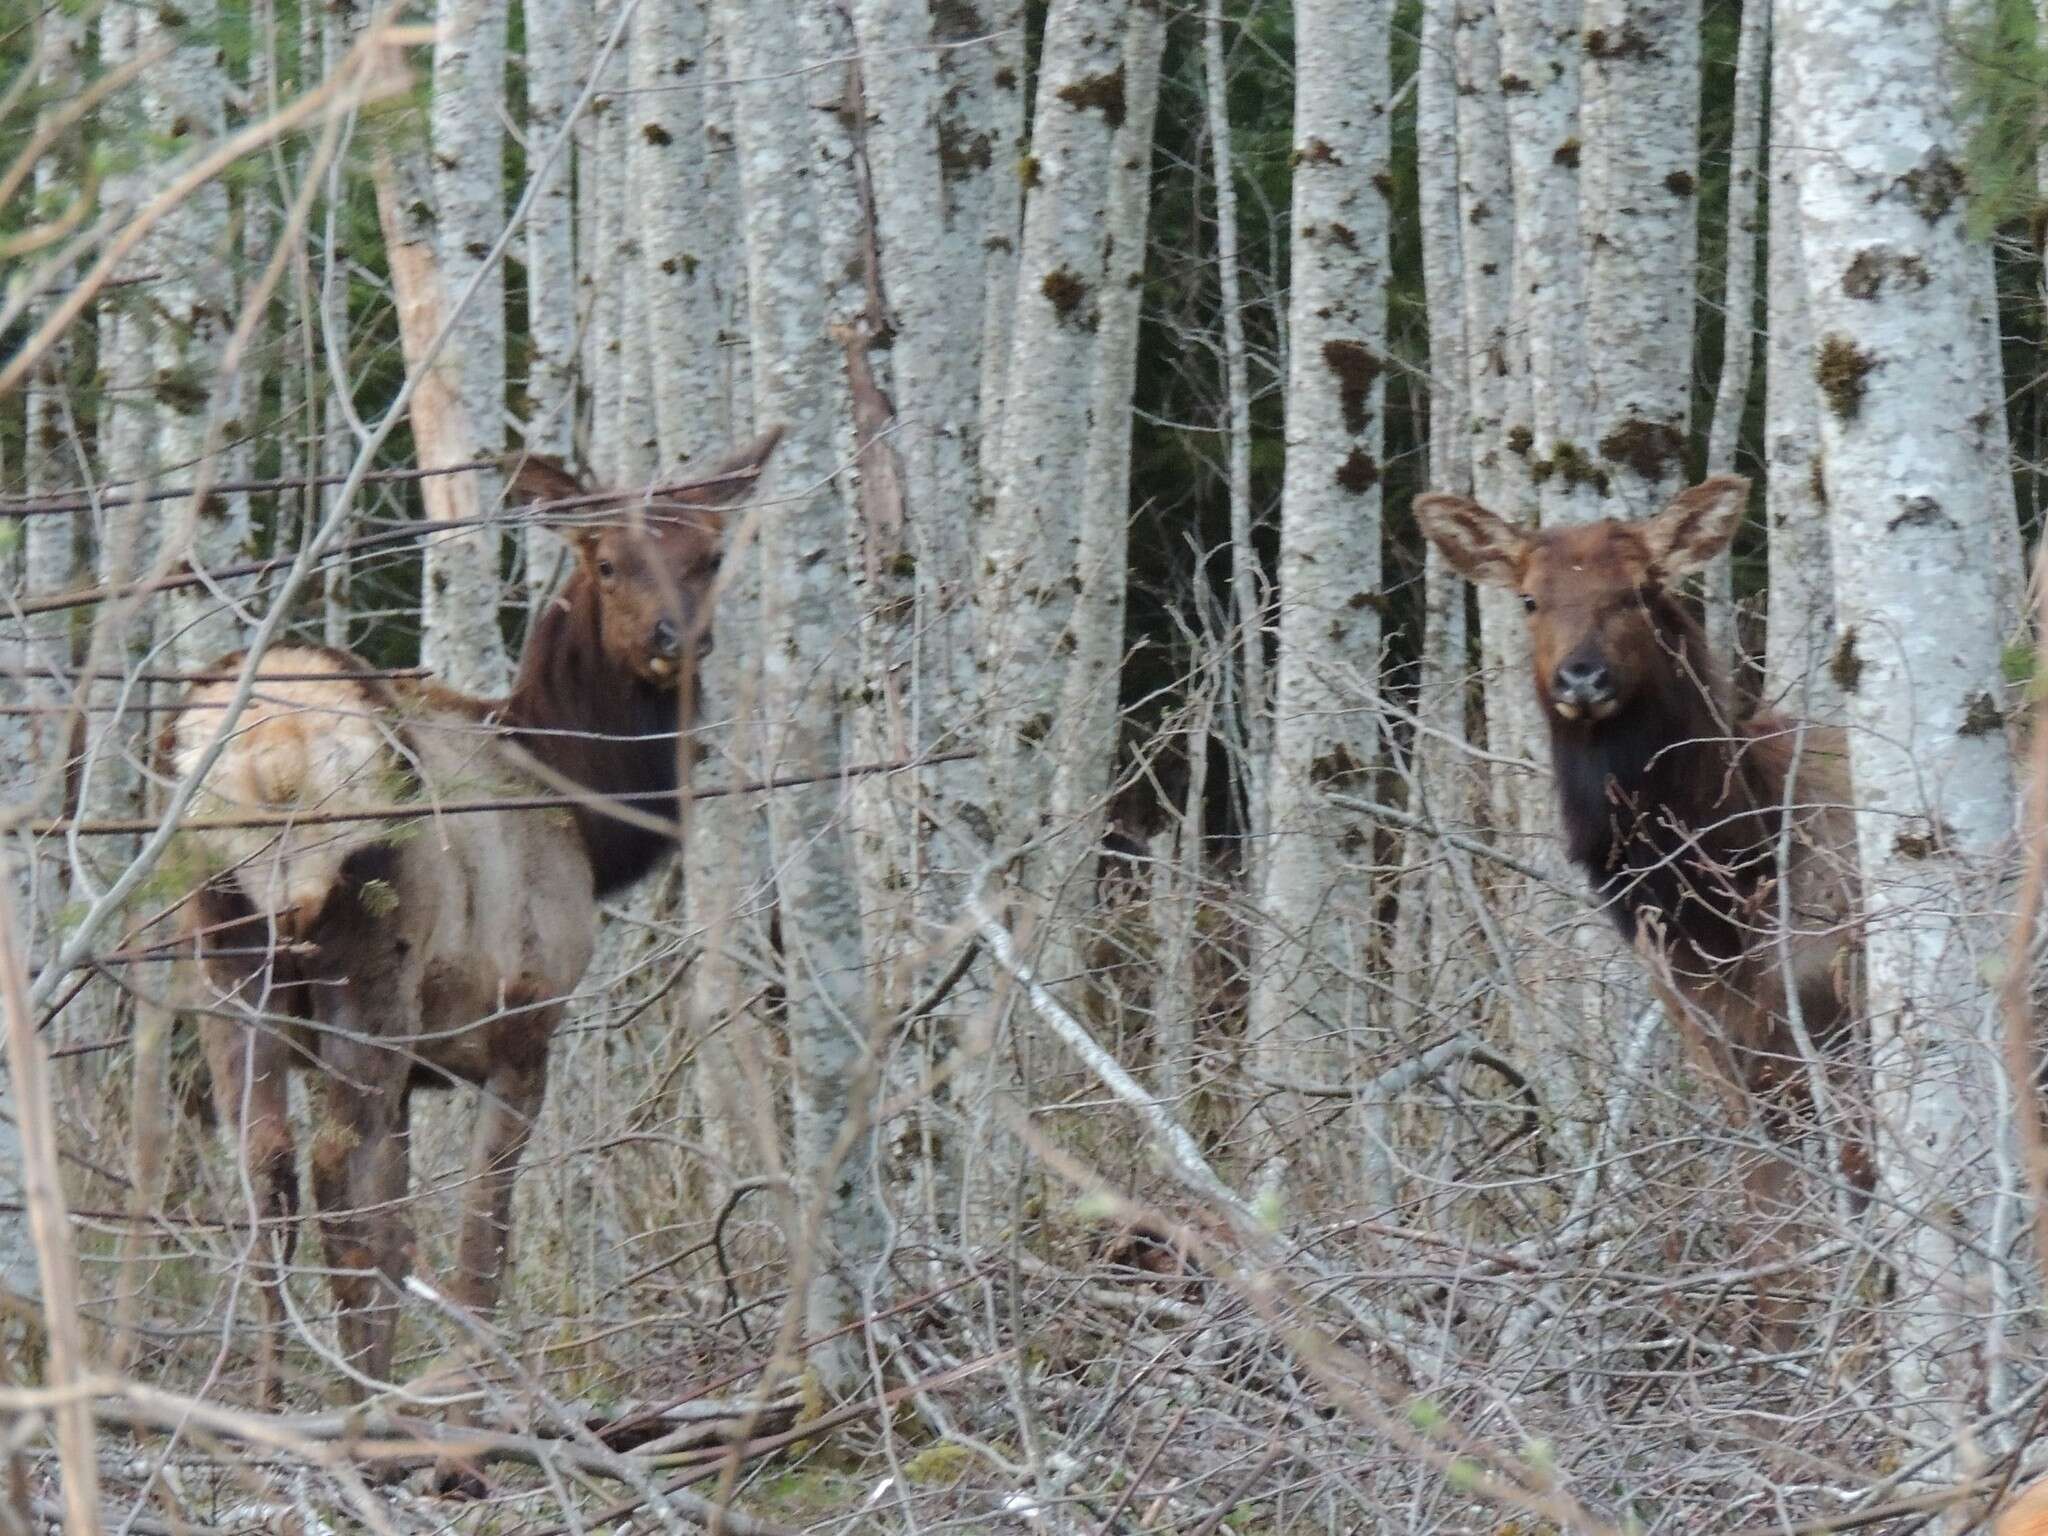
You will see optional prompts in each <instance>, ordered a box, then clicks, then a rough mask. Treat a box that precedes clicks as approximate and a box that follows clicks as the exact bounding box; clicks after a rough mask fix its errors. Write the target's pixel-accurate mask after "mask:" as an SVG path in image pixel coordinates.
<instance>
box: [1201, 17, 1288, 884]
mask: <svg viewBox="0 0 2048 1536" xmlns="http://www.w3.org/2000/svg"><path fill="white" fill-rule="evenodd" d="M1202 82H1203V96H1204V99H1205V103H1206V105H1207V107H1208V122H1209V158H1210V163H1211V168H1212V169H1213V171H1214V173H1215V181H1216V271H1217V286H1218V288H1219V290H1220V292H1219V297H1220V300H1221V304H1222V321H1223V388H1224V402H1225V409H1226V411H1227V413H1228V415H1227V419H1226V423H1225V431H1226V434H1227V435H1226V439H1225V440H1226V441H1227V442H1228V444H1229V451H1230V461H1229V470H1228V475H1227V479H1226V484H1227V485H1228V486H1229V490H1230V605H1231V609H1232V612H1231V642H1232V645H1233V647H1234V648H1235V650H1236V651H1237V655H1238V666H1239V671H1240V674H1241V677H1242V684H1243V691H1242V693H1241V694H1240V695H1239V702H1240V709H1239V720H1238V722H1237V726H1238V728H1237V732H1236V734H1237V738H1238V743H1239V750H1240V751H1241V752H1242V753H1243V754H1244V756H1243V766H1242V768H1241V769H1240V777H1241V782H1242V784H1243V793H1244V800H1245V826H1246V827H1247V829H1249V831H1250V833H1251V836H1250V839H1249V840H1248V841H1247V843H1246V845H1245V847H1246V852H1247V858H1248V872H1249V873H1250V877H1251V879H1252V881H1253V883H1254V884H1256V883H1257V881H1258V873H1257V870H1258V859H1259V856H1260V853H1261V851H1262V850H1263V848H1264V845H1265V834H1266V823H1267V805H1266V796H1267V779H1268V775H1269V772H1270V766H1271V756H1272V734H1273V727H1272V721H1271V719H1270V717H1269V716H1268V714H1267V711H1268V709H1269V708H1271V706H1272V701H1271V700H1270V699H1269V698H1268V696H1267V691H1266V639H1265V625H1266V616H1265V609H1266V601H1265V581H1264V573H1263V572H1262V571H1261V570H1260V569H1259V552H1258V550H1257V548H1256V547H1255V546H1254V545H1253V543H1252V390H1251V379H1250V375H1249V372H1248V368H1247V364H1246V360H1245V348H1244V296H1243V292H1242V281H1241V273H1240V269H1239V264H1238V254H1237V167H1236V161H1235V157H1234V156H1233V155H1232V154H1231V149H1230V73H1229V66H1228V64H1227V62H1226V61H1225V59H1224V55H1223V0H1208V4H1207V6H1206V7H1205V9H1204V10H1203V13H1202Z"/></svg>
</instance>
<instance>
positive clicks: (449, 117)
mask: <svg viewBox="0 0 2048 1536" xmlns="http://www.w3.org/2000/svg"><path fill="white" fill-rule="evenodd" d="M505 19H506V11H505V8H504V7H503V6H501V5H499V4H497V3H495V0H438V4H437V8H436V12H435V26H434V88H433V92H432V94H431V95H430V97H429V98H428V100H429V103H430V105H429V109H428V140H429V143H430V144H431V146H432V148H431V153H430V155H429V157H428V161H429V171H428V176H427V186H428V188H430V190H431V194H432V199H433V200H432V203H431V204H430V205H429V206H430V207H431V209H432V216H433V222H432V226H431V229H424V228H422V229H419V230H418V231H417V233H418V234H419V236H420V239H421V244H420V246H419V254H422V255H424V254H425V251H426V249H427V248H428V247H427V246H426V244H425V242H426V241H427V240H428V239H431V241H432V247H431V248H432V249H433V251H434V254H435V258H436V265H437V266H438V269H439V271H438V281H439V286H440V289H441V293H442V299H441V303H442V305H443V309H442V312H441V315H440V320H441V322H442V323H444V324H447V325H449V326H450V327H451V331H450V335H449V337H448V340H447V342H446V343H445V344H444V346H443V348H442V353H441V358H440V363H439V366H442V367H444V368H445V369H446V370H447V378H448V381H449V385H450V388H451V390H452V391H453V394H454V397H455V398H456V399H457V400H459V402H460V405H461V409H460V411H459V412H456V413H452V414H448V415H446V416H445V417H444V419H443V421H442V422H441V423H440V424H439V426H438V427H437V429H436V435H437V436H439V437H440V439H441V451H442V452H443V453H445V454H446V455H447V457H445V458H444V459H442V460H441V462H443V463H451V464H453V463H464V462H469V461H473V460H476V459H491V458H496V457H497V455H498V451H499V449H500V448H501V447H502V446H503V444H504V438H505V434H504V428H503V421H504V416H505V275H504V270H503V268H502V267H501V266H499V265H497V264H496V263H494V262H491V261H489V260H488V259H487V258H488V257H489V254H490V251H491V248H492V245H493V244H494V243H495V242H496V240H497V238H498V236H499V234H500V232H501V231H502V230H503V228H504V222H505V194H504V177H505V151H504V143H505V141H504V133H503V129H502V127H501V122H502V119H501V117H500V115H499V114H500V110H501V104H502V102H503V98H504V94H505ZM472 282H477V283H478V284H479V286H478V287H477V290H476V292H475V294H474V295H473V296H472V297H471V299H470V301H469V303H468V304H467V305H465V306H464V307H463V309H462V312H461V313H460V314H459V315H458V314H455V313H454V312H453V304H454V301H455V300H456V299H457V298H459V297H460V296H461V295H462V294H463V293H464V292H465V291H466V290H467V289H468V288H469V286H470V284H471V283H472ZM400 302H401V303H403V302H404V300H403V298H401V300H400ZM429 336H431V333H429ZM415 414H416V415H417V412H415ZM448 478H450V479H459V480H465V481H473V482H474V485H473V487H472V488H471V489H469V490H466V491H463V492H458V493H455V494H456V495H458V496H461V497H464V498H466V499H468V500H470V501H471V502H473V505H474V509H475V510H477V511H481V510H482V509H484V508H487V507H491V506H494V505H495V504H496V502H497V491H498V487H497V483H496V480H495V477H494V476H493V475H491V474H490V473H488V472H480V473H477V474H474V475H457V476H450V477H448ZM430 506H431V503H430ZM500 543H501V540H500V538H499V536H498V533H497V531H496V530H495V529H488V528H486V529H477V530H475V531H473V532H470V533H466V534H462V535H460V536H458V537H455V538H442V539H436V540H433V541H432V542H430V543H428V544H427V545H426V546H425V548H424V550H423V557H422V573H421V590H420V659H421V661H422V663H423V664H424V665H426V666H427V667H429V668H431V669H432V670H433V671H434V672H435V673H436V674H438V675H439V676H441V677H442V678H443V679H444V680H445V681H447V682H448V683H449V684H450V685H451V686H453V687H457V688H463V689H467V690H469V691H472V692H476V693H496V692H498V691H500V690H501V689H503V688H504V687H505V685H506V683H507V682H508V681H509V679H510V675H511V668H510V666H509V665H508V663H507V659H506V655H505V646H504V642H503V640H502V639H501V638H500V636H499V634H498V623H497V613H498V550H499V546H500Z"/></svg>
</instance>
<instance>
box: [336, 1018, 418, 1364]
mask: <svg viewBox="0 0 2048 1536" xmlns="http://www.w3.org/2000/svg"><path fill="white" fill-rule="evenodd" d="M336 1056H337V1057H338V1059H335V1058H330V1059H329V1060H328V1061H326V1062H325V1063H324V1065H325V1066H326V1068H327V1075H326V1080H325V1082H324V1083H323V1084H322V1089H323V1091H322V1095H321V1099H322V1103H321V1110H320V1124H319V1129H318V1130H317V1131H315V1133H314V1139H313V1196H314V1199H315V1200H316V1201H318V1203H319V1206H320V1234H321V1241H322V1245H323V1246H324V1247H325V1249H326V1250H327V1264H328V1268H329V1270H330V1272H331V1273H330V1276H329V1284H330V1286H331V1288H332V1290H333V1292H334V1299H335V1302H336V1304H337V1306H338V1308H339V1311H340V1316H339V1319H338V1321H339V1326H340V1333H341V1347H342V1354H343V1355H344V1356H345V1357H346V1358H347V1360H348V1363H349V1364H350V1366H351V1367H352V1368H353V1369H354V1370H355V1371H357V1372H359V1373H361V1374H362V1375H364V1376H367V1377H369V1378H370V1379H371V1380H372V1381H375V1382H387V1381H389V1380H390V1379H391V1361H392V1354H393V1346H394V1343H395V1340H396V1336H397V1329H398V1298H399V1295H400V1294H401V1293H402V1287H403V1286H404V1284H405V1277H406V1276H407V1275H408V1274H409V1273H411V1270H412V1261H413V1234H412V1229H411V1228H410V1227H409V1226H408V1225H407V1224H406V1222H405V1220H404V1218H403V1215H402V1211H403V1207H404V1202H405V1199H406V1195H407V1192H408V1185H409V1183H410V1177H411V1167H412V1159H411V1151H412V1125H411V1117H410V1114H409V1111H408V1106H407V1087H408V1082H407V1079H408V1077H409V1073H408V1071H407V1068H406V1062H405V1060H404V1058H403V1057H402V1056H400V1055H399V1053H397V1052H396V1051H392V1050H388V1049H380V1048H378V1047H377V1046H376V1045H375V1044H374V1043H373V1042H364V1043H361V1044H356V1043H351V1044H350V1045H349V1046H347V1047H346V1048H345V1049H343V1050H341V1051H339V1052H337V1053H336ZM345 1390H346V1391H347V1392H348V1394H349V1396H350V1397H351V1398H360V1397H362V1396H363V1394H364V1391H365V1390H366V1389H365V1387H364V1384H363V1383H362V1382H360V1381H357V1380H354V1379H353V1378H351V1379H350V1380H349V1381H348V1382H347V1384H346V1389H345Z"/></svg>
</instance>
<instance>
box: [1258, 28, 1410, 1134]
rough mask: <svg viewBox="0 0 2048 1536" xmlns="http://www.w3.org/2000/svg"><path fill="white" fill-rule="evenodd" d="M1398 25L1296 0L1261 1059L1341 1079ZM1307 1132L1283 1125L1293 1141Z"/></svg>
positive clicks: (1367, 910) (1368, 741) (1360, 887)
mask: <svg viewBox="0 0 2048 1536" xmlns="http://www.w3.org/2000/svg"><path fill="white" fill-rule="evenodd" d="M1391 23H1392V12H1391V9H1390V8H1389V7H1388V6H1386V5H1384V4H1379V5H1358V4H1355V3H1351V0H1300V3H1298V4H1297V5H1296V7H1295V60H1294V141H1293V161H1294V206H1293V211H1292V215H1291V225H1292V227H1291V230H1290V233H1289V239H1290V247H1291V252H1292V257H1291V263H1290V265H1291V270H1292V274H1293V280H1292V286H1291V288H1290V290H1289V295H1288V369H1287V472H1286V480H1285V483H1284V486H1283V488H1282V492H1281V513H1280V598H1281V603H1280V613H1279V631H1280V659H1279V676H1278V686H1277V690H1276V693H1275V698H1274V713H1273V767H1272V776H1271V797H1272V798H1271V812H1270V842H1269V845H1268V847H1267V849H1266V850H1265V853H1264V855H1263V856H1262V858H1261V859H1260V861H1259V867H1260V869H1261V871H1262V874H1263V880H1262V886H1261V889H1262V900H1261V902H1260V907H1261V916H1262V918H1263V924H1262V926H1261V928H1260V930H1259V932H1258V934H1257V936H1256V938H1255V942H1256V943H1257V944H1258V946H1259V948H1258V950H1257V953H1256V959H1255V965H1254V971H1253V983H1252V993H1251V1033H1252V1039H1253V1045H1254V1050H1255V1053H1256V1059H1257V1060H1258V1061H1259V1062H1260V1063H1261V1064H1262V1065H1263V1066H1264V1068H1265V1070H1266V1072H1267V1074H1268V1075H1269V1076H1273V1077H1279V1078H1283V1079H1285V1078H1295V1079H1299V1078H1303V1077H1307V1078H1311V1079H1316V1080H1322V1079H1326V1078H1334V1077H1339V1076H1341V1075H1342V1069H1341V1066H1333V1064H1334V1063H1340V1062H1341V1060H1342V1053H1343V1047H1344V1045H1345V1044H1346V1043H1347V1042H1348V1041H1351V1040H1354V1039H1357V1038H1358V1037H1359V1036H1360V1035H1361V1034H1362V1032H1363V1028H1364V1025H1365V1022H1366V1014H1367V994H1366V992H1365V990H1364V989H1363V988H1361V987H1359V986H1357V985H1356V984H1354V983H1353V981H1351V980H1350V978H1353V977H1357V976H1359V975H1360V974H1361V973H1362V971H1363V969H1364V965H1363V959H1364V956H1365V954H1366V953H1367V952H1368V951H1369V950H1370V949H1371V948H1372V941H1371V937H1370V930H1371V927H1372V921H1373V920H1372V901H1373V892H1372V880H1371V877H1370V874H1369V873H1368V872H1366V870H1365V869H1364V868H1363V866H1364V865H1365V864H1367V863H1369V862H1370V860H1369V858H1367V857H1365V855H1366V851H1367V850H1369V849H1370V848H1371V846H1372V840H1373V836H1374V830H1375V829H1374V828H1373V827H1372V826H1371V825H1370V824H1369V823H1368V822H1367V821H1366V819H1365V818H1364V817H1362V816H1360V815H1358V814H1356V813H1351V812H1344V811H1340V810H1338V809H1336V808H1335V807H1333V806H1332V805H1331V804H1330V803H1329V801H1328V800H1326V799H1325V798H1324V796H1325V794H1326V793H1327V792H1329V791H1332V790H1340V791H1345V792H1348V793H1354V794H1355V793H1357V792H1358V789H1359V786H1360V785H1361V784H1362V783H1363V781H1364V779H1365V777H1366V775H1367V773H1368V771H1369V769H1370V767H1371V765H1372V764H1373V762H1374V760H1375V758H1376V757H1377V755H1378V752H1377V741H1376V736H1377V729H1378V719H1377V713H1376V707H1375V706H1376V705H1377V702H1378V698H1377V695H1378V683H1379V677H1378V663H1379V653H1380V639H1381V637H1380V623H1379V610H1380V607H1381V603H1382V595H1381V592H1380V459H1381V456H1382V454H1383V451H1384V448H1383V428H1382V410H1381V395H1382V391H1383V387H1384V385H1383V376H1384V373H1385V361H1384V358H1385V353H1386V345H1387V341H1386V281H1387V240H1388V216H1387V205H1386V199H1385V197H1384V195H1383V194H1382V193H1381V191H1380V187H1381V186H1383V185H1385V184H1386V183H1387V181H1388V137H1387V119H1388V116H1389V113H1388V100H1387V96H1388V89H1389V87H1388V79H1387V34H1388V31H1389V29H1390V26H1391ZM1273 1105H1274V1106H1275V1107H1272V1108H1269V1114H1273V1113H1276V1109H1277V1115H1278V1116H1280V1117H1283V1119H1284V1117H1287V1116H1291V1115H1293V1114H1296V1113H1298V1112H1299V1106H1298V1105H1296V1104H1294V1103H1292V1102H1290V1101H1289V1100H1287V1099H1286V1098H1285V1097H1283V1098H1280V1099H1277V1100H1275V1101H1273ZM1290 1130H1291V1128H1290V1127H1288V1126H1287V1125H1285V1124H1284V1123H1283V1124H1281V1125H1278V1126H1276V1131H1278V1132H1279V1133H1280V1138H1279V1139H1280V1140H1281V1141H1282V1143H1283V1144H1284V1139H1285V1137H1286V1136H1287V1135H1288V1134H1289V1133H1290Z"/></svg>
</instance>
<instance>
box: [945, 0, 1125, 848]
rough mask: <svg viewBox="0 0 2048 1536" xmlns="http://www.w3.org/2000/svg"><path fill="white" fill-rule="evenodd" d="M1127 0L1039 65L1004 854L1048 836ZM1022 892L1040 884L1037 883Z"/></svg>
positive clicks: (1066, 25)
mask: <svg viewBox="0 0 2048 1536" xmlns="http://www.w3.org/2000/svg"><path fill="white" fill-rule="evenodd" d="M1127 9H1128V7H1127V5H1126V4H1125V3H1124V0H1055V3H1054V4H1053V6H1052V8H1051V10H1050V12H1049V13H1048V15H1047V18H1046V29H1045V43H1044V47H1043V50H1042V51H1041V53H1040V56H1039V68H1038V98H1037V105H1036V109H1035V114H1034V119H1033V127H1032V135H1031V152H1030V154H1029V155H1027V156H1026V157H1025V159H1024V161H1023V162H1022V174H1023V177H1024V180H1025V182H1026V183H1027V186H1028V196H1027V201H1026V206H1025V212H1024V235H1023V246H1022V251H1021V256H1020V261H1019V272H1018V280H1017V298H1016V308H1015V316H1014V329H1013V336H1012V343H1011V349H1010V363H1009V368H1008V370H1007V373H1008V379H1009V384H1010V387H1009V388H1008V389H1007V392H1006V396H1005V400H1004V405H1003V410H1002V415H1001V419H1002V422H1003V448H1002V466H1003V468H1002V478H1001V482H1000V484H999V486H998V488H997V491H996V500H995V506H994V508H993V510H992V512H991V513H990V515H989V518H988V520H987V523H986V525H985V526H984V528H983V543H982V551H981V565H980V569H979V571H978V573H977V575H978V590H977V592H976V594H975V603H976V609H977V615H978V620H979V638H978V641H977V649H978V652H979V658H978V659H979V670H980V675H981V693H982V699H983V708H984V710H985V711H986V715H985V720H986V730H987V734H986V738H985V746H984V749H983V750H984V752H985V754H986V757H985V763H986V766H987V769H988V773H989V786H988V788H989V803H988V805H987V806H986V807H985V808H984V809H985V812H986V819H987V821H988V823H989V825H990V827H991V829H992V830H993V831H994V834H995V837H996V839H997V841H998V844H999V846H1001V847H1003V848H1004V849H1005V850H1006V851H1007V850H1009V849H1012V848H1015V847H1016V846H1018V845H1019V844H1021V843H1022V842H1024V840H1025V839H1027V838H1029V837H1031V836H1033V835H1034V834H1035V833H1036V832H1037V831H1038V830H1039V823H1040V820H1041V818H1042V817H1043V816H1044V814H1045V811H1046V807H1047V802H1048V796H1047V787H1048V785H1049V782H1050V779H1051V762H1050V760H1049V759H1050V756H1051V754H1050V752H1049V750H1048V748H1049V745H1050V743H1051V740H1052V738H1053V734H1054V728H1055V725H1056V723H1057V722H1056V720H1055V718H1054V709H1055V706H1056V705H1057V703H1058V699H1059V682H1060V675H1059V672H1058V670H1057V666H1058V658H1059V655H1060V652H1059V649H1058V647H1059V641H1060V637H1061V635H1062V633H1063V632H1064V631H1065V629H1066V627H1067V624H1068V621H1069V619H1070V617H1071V614H1072V611H1073V592H1072V587H1071V585H1070V579H1071V577H1072V575H1073V573H1074V569H1075V564H1074V559H1075V545H1076V539H1077V536H1078V533H1079V527H1078V520H1077V518H1076V517H1075V512H1074V509H1075V508H1076V507H1077V506H1078V505H1079V504H1080V501H1081V496H1082V492H1083V486H1084V473H1085V466H1086V463H1087V450H1088V399H1089V389H1090V387H1091V385H1092V383H1093V379H1094V372H1095V362H1096V357H1097V355H1098V352H1099V347H1098V345H1097V343H1098V341H1099V330H1098V327H1099V325H1100V321H1101V305H1102V298H1103V295H1102V286H1103V276H1104V265H1103V250H1102V242H1101V237H1100V230H1101V227H1102V222H1103V218H1104V214H1105V203H1106V198H1107V193H1108V186H1109V173H1110V150H1111V142H1112V138H1113V135H1114V132H1115V130H1116V128H1117V126H1118V125H1119V124H1120V123H1121V122H1122V120H1123V117H1124V110H1125V101H1126V93H1125V83H1126V82H1125V74H1124V66H1123V55H1122V37H1123V32H1124V30H1125V28H1124V23H1125V17H1126V12H1127ZM1026 884H1027V885H1028V884H1029V880H1028V877H1027V879H1026Z"/></svg>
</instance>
